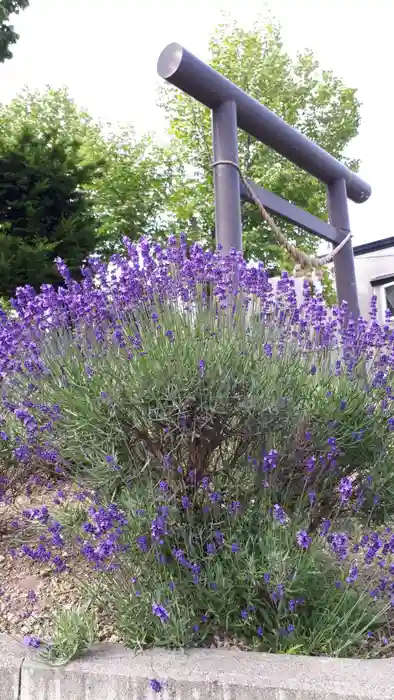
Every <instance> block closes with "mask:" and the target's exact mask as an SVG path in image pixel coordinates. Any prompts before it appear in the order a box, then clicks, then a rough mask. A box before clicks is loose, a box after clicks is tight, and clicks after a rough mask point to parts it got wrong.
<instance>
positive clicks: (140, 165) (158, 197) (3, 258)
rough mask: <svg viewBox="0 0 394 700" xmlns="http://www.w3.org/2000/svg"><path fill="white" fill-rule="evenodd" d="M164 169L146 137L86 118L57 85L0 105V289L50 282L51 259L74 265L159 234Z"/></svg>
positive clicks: (164, 158) (165, 161) (166, 161)
mask: <svg viewBox="0 0 394 700" xmlns="http://www.w3.org/2000/svg"><path fill="white" fill-rule="evenodd" d="M171 168H172V165H171V155H170V154H169V153H167V151H165V149H161V148H159V147H158V146H156V145H155V144H154V142H153V141H152V139H151V138H149V137H144V138H141V139H138V138H137V137H136V135H135V133H134V131H133V129H132V127H131V126H128V125H125V126H123V127H119V128H117V129H116V128H111V126H110V125H106V124H101V123H99V122H95V121H94V120H93V119H92V118H91V116H90V115H89V114H88V113H87V112H86V111H85V110H83V109H80V108H79V107H78V106H77V105H76V104H75V102H74V101H73V100H72V99H71V98H70V97H69V95H68V92H67V90H65V89H62V90H56V89H51V88H48V89H47V90H45V91H44V92H42V93H41V92H39V91H33V92H32V91H29V90H25V91H23V92H22V93H21V94H20V95H18V96H17V97H16V98H15V99H14V100H12V101H11V102H10V103H9V104H7V105H3V106H0V170H1V176H2V180H1V185H0V270H2V271H3V272H2V273H1V274H0V277H1V276H2V282H0V294H1V293H3V294H9V293H11V291H13V290H14V289H15V287H16V286H18V285H21V284H26V283H29V284H33V285H34V286H37V285H38V284H39V283H42V282H51V281H53V280H56V279H57V273H56V270H55V266H54V264H53V259H54V257H56V256H58V255H60V256H63V257H64V258H65V260H66V261H67V263H68V264H69V265H70V266H71V267H72V268H75V269H77V268H78V267H79V265H80V264H81V262H82V260H83V258H84V257H85V256H86V255H88V254H90V253H93V252H95V251H97V250H99V251H100V250H101V251H105V252H107V253H110V252H112V251H113V250H114V249H116V245H117V242H118V241H119V240H120V238H121V236H122V235H124V234H126V235H128V236H129V237H130V238H131V239H133V240H136V239H138V238H139V237H140V236H141V235H149V236H160V235H161V234H162V233H163V232H164V231H167V217H166V214H165V211H166V204H165V202H166V197H167V193H168V190H169V188H170V186H171ZM44 262H45V264H44Z"/></svg>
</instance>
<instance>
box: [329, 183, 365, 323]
mask: <svg viewBox="0 0 394 700" xmlns="http://www.w3.org/2000/svg"><path fill="white" fill-rule="evenodd" d="M327 204H328V214H329V218H330V223H331V224H332V226H335V228H336V229H337V230H338V231H339V232H340V233H342V239H343V238H344V237H345V235H346V234H347V233H349V231H350V222H349V211H348V202H347V193H346V182H345V180H336V181H335V182H333V183H332V185H328V187H327ZM334 270H335V282H336V287H337V294H338V301H339V303H341V302H342V301H346V302H347V304H348V309H349V312H350V313H351V314H352V315H353V318H358V316H359V315H360V309H359V305H358V296H357V283H356V272H355V269H354V254H353V246H352V241H351V240H350V241H349V242H348V243H347V244H346V245H345V246H344V248H342V250H341V251H340V252H339V253H338V255H337V256H336V257H335V258H334Z"/></svg>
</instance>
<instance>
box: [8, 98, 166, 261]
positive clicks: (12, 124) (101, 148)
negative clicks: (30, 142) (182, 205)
mask: <svg viewBox="0 0 394 700" xmlns="http://www.w3.org/2000/svg"><path fill="white" fill-rule="evenodd" d="M24 125H28V126H29V128H30V129H31V131H32V133H34V134H36V135H40V134H42V133H43V132H44V133H47V132H48V130H50V129H53V128H56V131H57V133H58V134H59V135H62V137H64V138H76V139H78V140H79V142H80V155H81V160H82V163H84V162H92V161H95V160H100V161H101V162H102V163H103V167H102V169H101V171H100V172H98V174H97V176H96V177H93V179H92V180H91V181H89V183H87V184H85V185H83V190H84V191H85V192H87V193H88V194H89V197H90V198H91V201H92V207H93V215H94V216H95V218H96V221H97V236H98V245H99V247H101V248H103V249H104V250H107V251H111V250H112V249H113V247H114V246H115V245H116V243H117V242H118V241H119V240H120V238H121V236H122V235H125V234H126V235H128V236H129V237H130V238H131V239H133V240H135V239H137V238H139V237H140V236H141V235H148V236H154V237H157V236H160V235H161V234H163V233H164V232H166V231H167V230H168V222H169V216H168V215H167V198H168V196H169V194H170V191H171V187H172V180H173V173H174V172H175V170H177V169H179V166H178V162H177V160H174V158H173V155H172V153H171V149H166V148H160V147H159V146H157V145H155V143H154V142H153V140H152V138H150V137H148V136H146V137H142V138H138V137H137V136H136V134H135V132H134V130H133V128H132V126H131V125H127V124H126V125H124V126H117V127H116V128H115V127H114V126H112V125H111V124H102V123H100V122H95V121H94V120H93V119H92V117H91V116H90V115H89V114H88V112H87V111H86V110H84V109H80V108H79V107H78V106H77V105H76V103H75V102H74V101H73V100H72V99H71V98H70V96H69V94H68V91H67V90H66V89H53V88H48V89H47V90H45V91H44V92H42V93H40V92H39V91H29V90H25V91H23V92H22V93H21V94H20V95H18V96H17V97H16V98H15V99H14V100H12V102H11V103H10V104H8V105H4V106H3V107H2V108H1V109H0V130H2V131H3V133H4V135H6V134H13V133H15V131H19V130H20V129H21V128H22V127H23V126H24Z"/></svg>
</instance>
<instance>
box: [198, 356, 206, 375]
mask: <svg viewBox="0 0 394 700" xmlns="http://www.w3.org/2000/svg"><path fill="white" fill-rule="evenodd" d="M198 367H199V370H200V375H201V376H202V377H203V376H204V374H205V361H204V360H200V362H199V363H198Z"/></svg>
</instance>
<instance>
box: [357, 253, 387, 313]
mask: <svg viewBox="0 0 394 700" xmlns="http://www.w3.org/2000/svg"><path fill="white" fill-rule="evenodd" d="M355 270H356V281H357V290H358V298H359V304H360V313H361V316H363V317H364V318H368V317H369V316H368V315H369V311H370V305H371V298H372V296H373V295H374V294H376V296H377V297H378V319H379V321H380V322H383V321H384V312H385V303H384V297H383V288H382V286H379V287H372V285H371V281H372V280H373V279H376V278H377V277H383V276H387V277H388V276H389V275H394V247H393V248H387V249H386V250H379V251H376V252H375V253H367V254H366V255H358V256H357V257H356V258H355ZM383 284H384V280H382V285H383Z"/></svg>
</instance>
